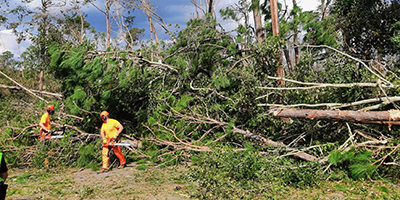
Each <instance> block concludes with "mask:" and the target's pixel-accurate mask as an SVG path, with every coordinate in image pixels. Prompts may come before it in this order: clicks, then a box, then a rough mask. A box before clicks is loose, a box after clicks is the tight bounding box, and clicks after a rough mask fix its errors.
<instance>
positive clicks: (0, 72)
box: [0, 71, 47, 103]
mask: <svg viewBox="0 0 400 200" xmlns="http://www.w3.org/2000/svg"><path fill="white" fill-rule="evenodd" d="M0 74H2V75H3V76H4V77H6V78H7V79H8V80H10V81H11V82H13V83H15V84H16V85H18V86H19V87H21V88H22V89H24V90H25V91H27V92H28V93H29V94H31V95H33V96H34V97H36V98H38V99H40V100H42V101H44V102H46V103H47V101H46V100H44V99H43V98H42V97H39V96H38V95H36V94H35V93H33V92H32V91H31V90H28V89H27V88H25V87H24V86H22V85H21V84H19V83H18V82H17V81H14V80H13V79H12V78H10V77H8V76H7V75H6V74H4V73H3V72H2V71H0Z"/></svg>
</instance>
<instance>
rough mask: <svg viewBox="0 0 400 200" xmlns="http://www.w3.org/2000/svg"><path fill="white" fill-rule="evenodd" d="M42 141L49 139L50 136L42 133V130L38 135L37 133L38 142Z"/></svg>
mask: <svg viewBox="0 0 400 200" xmlns="http://www.w3.org/2000/svg"><path fill="white" fill-rule="evenodd" d="M44 139H51V136H50V134H49V133H47V132H45V131H43V130H42V129H40V133H39V140H44Z"/></svg>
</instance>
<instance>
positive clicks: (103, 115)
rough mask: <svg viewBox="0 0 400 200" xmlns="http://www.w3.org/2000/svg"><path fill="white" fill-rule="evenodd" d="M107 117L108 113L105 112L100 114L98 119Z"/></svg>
mask: <svg viewBox="0 0 400 200" xmlns="http://www.w3.org/2000/svg"><path fill="white" fill-rule="evenodd" d="M108 115H109V113H108V112H107V111H103V112H101V113H100V117H101V118H103V117H106V116H108Z"/></svg>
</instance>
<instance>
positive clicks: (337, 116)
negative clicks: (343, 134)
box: [269, 108, 400, 127]
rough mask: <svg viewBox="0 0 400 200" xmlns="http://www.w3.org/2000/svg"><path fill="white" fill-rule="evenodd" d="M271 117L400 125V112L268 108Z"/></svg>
mask: <svg viewBox="0 0 400 200" xmlns="http://www.w3.org/2000/svg"><path fill="white" fill-rule="evenodd" d="M269 113H270V114H271V115H272V116H273V117H290V118H303V119H310V120H323V121H341V122H356V123H362V124H387V125H389V127H390V126H391V125H400V111H399V110H388V111H369V112H364V111H352V110H315V109H296V108H282V109H281V108H278V109H277V108H270V112H269Z"/></svg>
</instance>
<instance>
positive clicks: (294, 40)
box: [293, 0, 300, 66]
mask: <svg viewBox="0 0 400 200" xmlns="http://www.w3.org/2000/svg"><path fill="white" fill-rule="evenodd" d="M293 6H297V2H296V0H293ZM298 33H299V31H298V30H297V27H296V30H294V35H293V43H294V64H293V65H294V66H295V65H298V64H299V58H300V56H299V47H298V46H297V44H298V42H297V35H298Z"/></svg>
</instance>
